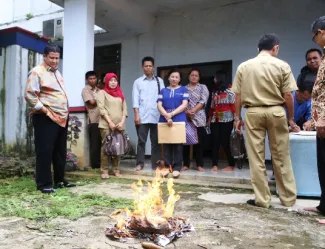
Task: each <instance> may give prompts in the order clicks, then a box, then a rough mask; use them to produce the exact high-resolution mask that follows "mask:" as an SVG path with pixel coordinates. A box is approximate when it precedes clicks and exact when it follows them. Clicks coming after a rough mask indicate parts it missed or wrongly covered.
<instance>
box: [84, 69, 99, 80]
mask: <svg viewBox="0 0 325 249" xmlns="http://www.w3.org/2000/svg"><path fill="white" fill-rule="evenodd" d="M90 76H96V77H97V75H96V72H95V71H88V72H87V73H86V74H85V78H86V79H88V78H89V77H90Z"/></svg>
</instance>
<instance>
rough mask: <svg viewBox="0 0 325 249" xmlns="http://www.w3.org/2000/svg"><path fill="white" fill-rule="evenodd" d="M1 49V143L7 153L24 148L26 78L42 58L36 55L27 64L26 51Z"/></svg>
mask: <svg viewBox="0 0 325 249" xmlns="http://www.w3.org/2000/svg"><path fill="white" fill-rule="evenodd" d="M1 50H2V53H1V54H2V55H1V56H0V72H1V77H0V89H1V103H0V140H2V141H3V140H5V142H6V145H7V146H8V147H7V149H9V150H10V149H12V148H13V147H16V146H21V145H26V141H27V137H26V136H27V122H28V120H27V119H26V118H27V113H26V101H25V99H24V93H25V87H26V82H27V75H28V70H29V67H33V66H34V65H36V64H38V63H41V62H42V57H41V55H40V54H38V53H36V55H35V61H34V62H33V61H30V60H29V58H28V53H29V52H28V50H27V49H25V48H22V47H20V46H18V45H12V46H8V47H6V48H1ZM31 63H33V64H31ZM3 97H5V99H3ZM3 132H4V134H3ZM3 135H4V137H3Z"/></svg>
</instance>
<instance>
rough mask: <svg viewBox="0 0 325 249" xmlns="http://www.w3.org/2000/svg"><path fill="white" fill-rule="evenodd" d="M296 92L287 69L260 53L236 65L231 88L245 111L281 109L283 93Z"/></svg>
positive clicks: (294, 84) (278, 61) (286, 65)
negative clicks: (263, 108)
mask: <svg viewBox="0 0 325 249" xmlns="http://www.w3.org/2000/svg"><path fill="white" fill-rule="evenodd" d="M297 89H298V88H297V84H296V81H295V79H294V77H293V74H292V72H291V68H290V66H289V65H288V64H287V63H286V62H284V61H282V60H280V59H278V58H276V57H273V56H271V55H270V54H269V53H266V52H263V51H262V52H260V54H259V55H258V56H257V57H255V58H253V59H250V60H248V61H245V62H243V63H242V64H240V65H239V67H238V69H237V72H236V75H235V79H234V82H233V87H232V90H233V91H234V92H235V93H238V94H240V95H241V105H242V106H244V107H254V106H255V107H258V106H275V105H283V104H284V102H285V100H284V98H283V93H286V92H292V91H295V90H297Z"/></svg>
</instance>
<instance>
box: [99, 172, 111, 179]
mask: <svg viewBox="0 0 325 249" xmlns="http://www.w3.org/2000/svg"><path fill="white" fill-rule="evenodd" d="M100 176H101V178H102V179H108V178H109V174H108V172H104V173H102V174H101V175H100Z"/></svg>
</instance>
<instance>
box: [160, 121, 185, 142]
mask: <svg viewBox="0 0 325 249" xmlns="http://www.w3.org/2000/svg"><path fill="white" fill-rule="evenodd" d="M158 143H159V144H184V143H186V130H185V122H173V125H172V126H168V125H167V123H158Z"/></svg>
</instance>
